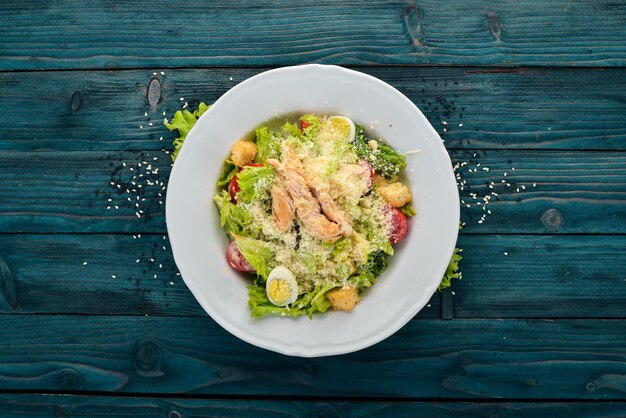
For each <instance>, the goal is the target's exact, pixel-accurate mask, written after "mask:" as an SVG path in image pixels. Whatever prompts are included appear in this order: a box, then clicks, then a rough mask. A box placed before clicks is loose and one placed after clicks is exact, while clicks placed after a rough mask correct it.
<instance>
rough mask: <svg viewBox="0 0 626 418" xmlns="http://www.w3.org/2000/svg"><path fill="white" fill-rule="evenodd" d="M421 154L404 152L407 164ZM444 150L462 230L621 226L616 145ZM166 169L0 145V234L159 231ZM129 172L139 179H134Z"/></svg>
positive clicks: (620, 161) (127, 159) (625, 167)
mask: <svg viewBox="0 0 626 418" xmlns="http://www.w3.org/2000/svg"><path fill="white" fill-rule="evenodd" d="M474 154H475V155H476V156H474ZM421 158H426V157H425V156H424V155H423V154H420V153H418V154H415V155H411V156H409V166H411V165H413V164H419V161H420V159H421ZM452 158H453V161H455V162H469V164H468V165H467V166H464V167H462V168H461V169H460V175H461V176H462V178H463V179H465V180H466V186H464V190H463V191H462V192H461V199H462V201H463V206H462V216H461V218H462V220H463V221H465V222H467V226H466V227H465V228H464V229H463V233H626V205H625V204H624V202H625V200H626V153H624V152H585V153H580V152H571V151H569V152H568V151H563V152H560V151H522V150H519V151H516V150H501V151H495V150H494V151H478V152H476V153H475V152H472V151H453V152H452ZM155 159H156V160H155ZM124 164H126V166H124ZM139 164H141V167H140V166H139ZM478 164H480V166H478ZM148 165H150V166H151V167H150V174H148V173H147V171H146V167H147V166H148ZM131 168H132V169H133V170H134V171H131ZM156 168H159V171H158V173H157V174H152V173H153V172H154V171H156ZM514 168H515V171H514V170H513V169H514ZM169 169H170V160H169V155H166V154H164V153H162V152H160V151H158V152H143V151H142V152H112V151H111V152H102V151H100V152H95V151H94V152H78V151H71V152H10V151H5V152H0V232H57V233H58V232H64V233H68V232H81V233H91V232H155V233H162V232H165V222H164V202H165V199H164V197H165V193H166V191H165V190H164V188H165V187H166V183H167V179H168V176H169ZM470 169H471V170H472V172H471V173H470V172H469V170H470ZM484 169H489V171H484ZM473 170H476V172H474V171H473ZM138 173H141V174H142V175H144V177H141V178H140V177H137V178H136V179H133V176H135V175H137V176H138V175H139V174H138ZM504 173H507V176H506V177H505V176H504ZM215 176H216V177H217V171H216V174H215ZM502 180H504V181H506V182H509V184H510V186H507V184H506V183H501V181H502ZM133 182H135V183H136V184H135V185H133V184H132V183H133ZM490 182H493V183H494V184H495V186H494V188H493V189H490V188H489V185H490ZM161 183H163V186H162V185H161ZM533 184H536V187H533ZM140 185H142V187H141V188H139V186H140ZM118 186H119V187H118ZM517 189H519V192H518V191H517ZM126 190H129V193H127V192H126ZM133 190H136V191H133ZM207 193H209V191H208V190H207ZM471 193H475V194H476V198H475V199H474V198H473V197H472V196H473V195H471ZM491 193H497V194H498V196H494V197H493V199H492V200H491V203H490V204H489V205H488V208H487V209H488V210H490V211H491V212H492V214H491V215H487V211H486V210H484V209H483V207H484V204H481V205H478V203H477V202H479V203H480V202H482V198H483V196H485V195H489V194H491ZM159 194H161V196H159ZM138 198H139V199H138ZM109 199H111V201H109ZM129 199H130V200H129ZM142 199H145V200H142ZM162 203H163V204H162ZM466 205H470V208H467V207H466ZM116 206H117V207H118V208H119V209H116V208H115V207H116ZM107 207H110V209H107ZM140 210H141V211H143V213H140V214H139V215H140V217H139V218H138V217H137V213H138V211H140ZM483 215H485V216H487V218H486V220H485V222H484V223H482V224H481V223H478V222H479V221H480V218H481V217H482V216H483Z"/></svg>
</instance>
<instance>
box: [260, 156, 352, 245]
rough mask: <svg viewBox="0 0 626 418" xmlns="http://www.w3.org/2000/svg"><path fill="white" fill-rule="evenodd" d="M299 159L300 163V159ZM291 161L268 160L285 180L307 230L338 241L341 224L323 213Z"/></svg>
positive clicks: (298, 214)
mask: <svg viewBox="0 0 626 418" xmlns="http://www.w3.org/2000/svg"><path fill="white" fill-rule="evenodd" d="M297 161H298V163H300V161H299V160H297ZM289 162H290V161H289V159H285V162H284V163H281V162H280V161H278V160H275V159H272V158H269V159H268V160H267V163H268V164H269V165H271V166H272V167H274V169H275V170H276V172H277V173H278V175H279V176H281V178H282V179H283V180H284V185H285V190H286V191H287V193H289V196H291V199H292V201H293V207H294V208H295V212H296V215H297V216H298V218H299V219H300V221H301V222H302V225H303V226H304V227H305V228H306V230H307V231H308V232H309V233H310V234H311V235H313V236H314V237H315V238H317V239H319V240H321V241H324V242H335V241H337V240H338V239H339V238H341V235H342V234H341V231H340V229H339V225H337V224H336V223H334V222H331V221H329V220H328V219H327V218H326V217H325V216H324V215H322V214H321V208H320V204H319V202H318V201H317V200H316V199H315V197H313V194H312V193H311V191H310V190H309V188H308V186H307V185H306V181H305V180H304V178H303V177H302V176H301V175H300V174H298V172H297V171H296V170H294V169H293V167H290V166H289ZM300 164H301V163H300Z"/></svg>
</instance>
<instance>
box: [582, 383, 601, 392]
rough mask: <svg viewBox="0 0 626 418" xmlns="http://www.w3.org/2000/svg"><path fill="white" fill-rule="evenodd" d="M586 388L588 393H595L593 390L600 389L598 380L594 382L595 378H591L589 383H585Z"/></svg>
mask: <svg viewBox="0 0 626 418" xmlns="http://www.w3.org/2000/svg"><path fill="white" fill-rule="evenodd" d="M585 390H586V391H587V392H588V393H593V392H595V391H596V390H598V385H597V383H596V382H594V381H593V380H590V381H588V382H587V384H586V385H585Z"/></svg>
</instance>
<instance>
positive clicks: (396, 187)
mask: <svg viewBox="0 0 626 418" xmlns="http://www.w3.org/2000/svg"><path fill="white" fill-rule="evenodd" d="M376 193H378V194H379V195H380V196H382V197H383V199H385V200H386V201H387V202H389V204H390V205H391V206H393V207H394V208H399V207H401V206H404V205H405V204H407V203H409V202H410V201H411V192H410V191H409V188H408V187H406V186H405V185H404V184H402V183H400V182H399V181H397V182H395V183H391V184H389V185H385V186H380V187H378V188H377V189H376Z"/></svg>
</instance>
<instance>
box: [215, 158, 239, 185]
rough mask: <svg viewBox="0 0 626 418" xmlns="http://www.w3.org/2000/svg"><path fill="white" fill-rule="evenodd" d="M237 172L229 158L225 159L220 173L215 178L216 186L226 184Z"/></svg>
mask: <svg viewBox="0 0 626 418" xmlns="http://www.w3.org/2000/svg"><path fill="white" fill-rule="evenodd" d="M235 174H237V166H236V165H235V163H233V162H232V161H231V160H225V161H224V166H223V168H222V174H220V177H219V178H218V179H217V187H222V186H226V185H227V184H228V183H230V180H231V179H232V178H233V177H235Z"/></svg>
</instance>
